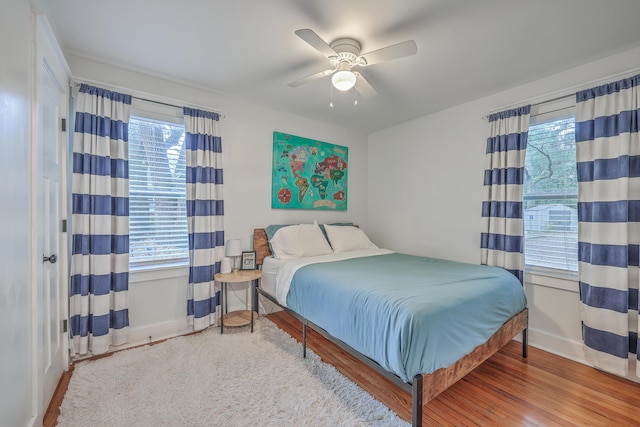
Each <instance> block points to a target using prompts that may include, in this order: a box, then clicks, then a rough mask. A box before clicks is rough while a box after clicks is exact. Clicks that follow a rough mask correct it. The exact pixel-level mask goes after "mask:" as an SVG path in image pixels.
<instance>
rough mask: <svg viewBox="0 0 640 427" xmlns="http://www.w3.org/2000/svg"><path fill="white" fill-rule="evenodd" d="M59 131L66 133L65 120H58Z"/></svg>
mask: <svg viewBox="0 0 640 427" xmlns="http://www.w3.org/2000/svg"><path fill="white" fill-rule="evenodd" d="M60 130H61V131H62V132H66V131H67V119H64V118H62V119H60Z"/></svg>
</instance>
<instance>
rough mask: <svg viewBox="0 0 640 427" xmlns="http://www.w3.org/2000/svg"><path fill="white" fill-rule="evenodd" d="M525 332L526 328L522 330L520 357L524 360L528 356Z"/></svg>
mask: <svg viewBox="0 0 640 427" xmlns="http://www.w3.org/2000/svg"><path fill="white" fill-rule="evenodd" d="M527 330H528V328H524V329H523V330H522V357H524V358H525V359H526V358H527V356H528V346H529V344H528V338H527Z"/></svg>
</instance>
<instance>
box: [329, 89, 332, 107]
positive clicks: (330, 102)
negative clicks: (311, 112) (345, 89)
mask: <svg viewBox="0 0 640 427" xmlns="http://www.w3.org/2000/svg"><path fill="white" fill-rule="evenodd" d="M330 87H331V100H330V101H329V107H331V108H333V85H330Z"/></svg>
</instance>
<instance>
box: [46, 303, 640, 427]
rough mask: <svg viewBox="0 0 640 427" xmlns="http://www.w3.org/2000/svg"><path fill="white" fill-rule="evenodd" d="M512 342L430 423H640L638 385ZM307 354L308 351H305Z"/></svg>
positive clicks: (407, 401)
mask: <svg viewBox="0 0 640 427" xmlns="http://www.w3.org/2000/svg"><path fill="white" fill-rule="evenodd" d="M268 318H269V319H270V320H271V321H273V322H274V323H275V324H277V325H278V326H279V327H280V328H282V329H283V330H284V331H286V332H287V333H288V334H290V335H291V336H292V337H294V338H295V339H297V340H298V341H301V339H302V328H301V325H300V322H299V321H298V320H296V319H295V318H294V317H292V316H291V315H289V314H287V313H285V312H284V311H281V312H277V313H272V314H269V315H268ZM307 331H308V333H307V345H308V347H309V348H310V349H312V350H313V351H314V352H315V353H316V354H318V355H319V356H320V357H321V358H322V360H324V361H326V362H328V363H330V364H331V365H333V366H335V367H336V369H338V370H339V371H340V372H342V373H343V374H344V375H345V376H347V377H348V378H350V379H351V380H353V381H354V382H356V383H357V384H359V385H360V387H362V388H363V389H364V390H366V391H367V392H369V393H370V394H372V395H373V396H375V397H376V398H377V399H378V400H380V401H381V402H383V403H384V404H386V405H387V406H388V407H389V408H391V409H392V410H393V411H395V412H396V413H397V414H398V415H399V416H400V417H401V418H404V419H406V420H408V421H410V420H411V396H410V394H409V393H407V392H405V391H404V390H402V389H401V388H400V387H398V386H397V385H395V384H393V383H392V382H391V381H389V380H387V379H386V378H384V377H382V376H380V375H379V374H378V373H376V372H375V371H374V370H373V369H371V368H370V367H368V366H366V365H364V364H363V363H362V362H360V361H358V360H357V359H356V358H354V357H353V356H351V355H349V354H348V353H346V352H344V351H343V350H341V349H340V348H339V347H337V346H336V345H335V344H333V343H331V342H329V341H328V340H326V339H325V338H324V337H322V336H321V335H320V334H318V333H316V332H314V331H312V330H311V329H308V330H307ZM521 349H522V347H521V345H520V344H519V343H517V342H511V343H509V344H507V345H506V346H505V347H504V348H503V349H502V350H500V351H499V352H498V353H497V354H495V355H494V356H492V357H491V358H490V359H489V360H487V361H486V362H484V363H483V364H482V365H480V366H479V367H478V368H476V369H475V370H474V371H473V372H471V373H470V374H468V375H467V376H466V377H464V378H463V379H462V380H460V381H458V382H457V383H456V384H454V385H453V386H452V387H450V388H449V389H448V390H446V391H445V392H444V393H442V394H441V395H440V396H438V397H436V398H435V399H434V400H432V401H431V402H429V403H428V404H426V405H425V406H424V407H423V411H422V414H423V421H424V424H425V425H427V426H475V425H480V426H509V427H512V426H586V425H589V426H640V384H637V383H634V382H631V381H628V380H624V379H622V378H619V377H616V376H613V375H609V374H607V373H604V372H601V371H598V370H596V369H593V368H590V367H588V366H585V365H582V364H580V363H577V362H573V361H570V360H568V359H565V358H562V357H559V356H555V355H553V354H551V353H547V352H545V351H542V350H538V349H536V348H533V347H529V357H528V358H527V359H523V358H522V357H521ZM301 357H302V356H301ZM72 372H73V369H70V370H69V372H68V373H65V374H64V376H63V377H62V379H61V381H60V384H59V385H58V389H57V390H56V393H55V394H54V397H53V399H52V401H51V404H50V405H49V409H48V410H47V413H46V414H45V417H44V426H45V427H53V426H55V425H56V423H57V418H58V414H59V407H60V404H61V403H62V399H63V398H64V394H65V392H66V389H67V386H68V383H69V380H70V379H71V375H72Z"/></svg>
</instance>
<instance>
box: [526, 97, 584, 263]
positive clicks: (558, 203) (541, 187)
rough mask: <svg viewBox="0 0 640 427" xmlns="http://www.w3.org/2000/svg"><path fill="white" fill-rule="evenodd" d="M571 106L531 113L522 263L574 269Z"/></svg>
mask: <svg viewBox="0 0 640 427" xmlns="http://www.w3.org/2000/svg"><path fill="white" fill-rule="evenodd" d="M574 126H575V116H574V113H573V109H572V108H569V109H560V110H556V111H553V112H551V113H540V114H538V115H535V116H534V115H532V117H531V124H530V126H529V139H528V143H527V153H526V158H525V171H524V174H525V177H524V189H523V190H524V231H525V251H524V252H525V263H526V264H527V267H532V266H533V267H543V268H551V269H559V270H568V271H578V214H577V203H578V182H577V173H576V150H575V137H574Z"/></svg>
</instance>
